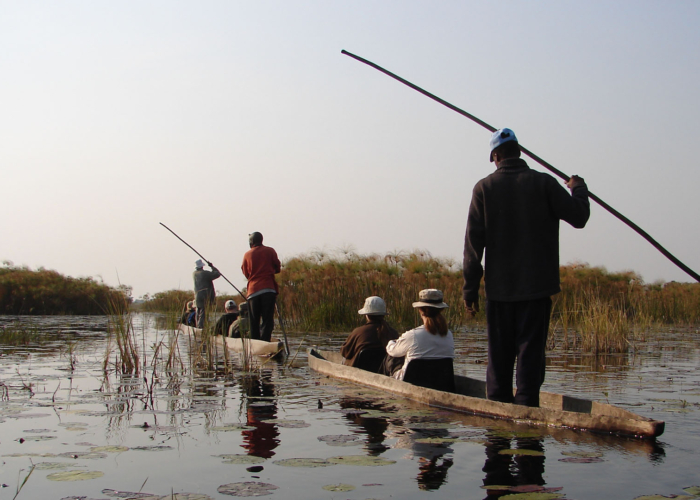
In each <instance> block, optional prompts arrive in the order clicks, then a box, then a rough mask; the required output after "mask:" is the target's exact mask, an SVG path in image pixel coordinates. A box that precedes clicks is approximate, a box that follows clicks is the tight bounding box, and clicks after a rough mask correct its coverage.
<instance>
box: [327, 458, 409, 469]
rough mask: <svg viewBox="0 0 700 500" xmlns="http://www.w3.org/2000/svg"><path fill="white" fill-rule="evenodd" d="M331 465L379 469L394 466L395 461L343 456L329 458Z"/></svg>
mask: <svg viewBox="0 0 700 500" xmlns="http://www.w3.org/2000/svg"><path fill="white" fill-rule="evenodd" d="M328 461H329V462H331V463H333V464H344V465H358V466H363V467H380V466H383V465H391V464H395V463H396V460H389V459H386V458H382V457H368V456H366V455H345V456H341V457H331V458H329V459H328Z"/></svg>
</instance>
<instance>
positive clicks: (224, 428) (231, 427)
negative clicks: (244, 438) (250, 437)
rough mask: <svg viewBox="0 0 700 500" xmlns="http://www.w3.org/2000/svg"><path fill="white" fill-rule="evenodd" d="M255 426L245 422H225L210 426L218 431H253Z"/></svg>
mask: <svg viewBox="0 0 700 500" xmlns="http://www.w3.org/2000/svg"><path fill="white" fill-rule="evenodd" d="M254 429H255V427H251V426H250V425H245V424H224V425H218V426H216V427H210V428H209V430H212V431H218V432H230V431H252V430H254Z"/></svg>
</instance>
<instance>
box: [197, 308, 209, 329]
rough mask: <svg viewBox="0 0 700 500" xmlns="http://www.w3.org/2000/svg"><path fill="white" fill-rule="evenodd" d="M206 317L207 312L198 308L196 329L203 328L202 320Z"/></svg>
mask: <svg viewBox="0 0 700 500" xmlns="http://www.w3.org/2000/svg"><path fill="white" fill-rule="evenodd" d="M206 317H207V311H206V308H205V307H198V308H197V316H196V318H197V323H196V325H197V328H204V320H205V319H206Z"/></svg>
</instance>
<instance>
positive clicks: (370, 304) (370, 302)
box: [357, 295, 386, 315]
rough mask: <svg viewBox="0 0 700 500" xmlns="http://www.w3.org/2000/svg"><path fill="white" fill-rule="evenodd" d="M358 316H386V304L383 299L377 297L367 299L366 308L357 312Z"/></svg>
mask: <svg viewBox="0 0 700 500" xmlns="http://www.w3.org/2000/svg"><path fill="white" fill-rule="evenodd" d="M357 314H376V315H385V314H386V303H385V302H384V300H383V299H382V298H381V297H377V296H376V295H374V296H372V297H367V298H366V299H365V306H364V307H363V308H362V309H360V310H359V311H357Z"/></svg>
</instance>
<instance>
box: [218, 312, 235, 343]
mask: <svg viewBox="0 0 700 500" xmlns="http://www.w3.org/2000/svg"><path fill="white" fill-rule="evenodd" d="M236 319H238V313H234V312H231V313H224V314H223V316H221V317H220V318H219V319H218V320H217V322H216V326H215V327H214V335H223V336H224V337H228V330H229V327H230V326H231V325H232V324H233V322H234V321H236Z"/></svg>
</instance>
